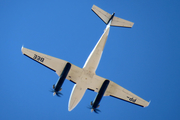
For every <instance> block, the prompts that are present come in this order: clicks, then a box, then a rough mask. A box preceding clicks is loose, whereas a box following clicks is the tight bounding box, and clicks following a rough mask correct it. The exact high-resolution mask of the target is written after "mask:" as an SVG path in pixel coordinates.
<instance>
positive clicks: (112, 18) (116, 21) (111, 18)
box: [91, 5, 134, 28]
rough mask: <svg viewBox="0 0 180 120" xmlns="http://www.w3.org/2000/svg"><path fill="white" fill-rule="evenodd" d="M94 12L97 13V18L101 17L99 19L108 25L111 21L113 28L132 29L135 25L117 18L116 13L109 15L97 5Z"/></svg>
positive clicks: (94, 6) (93, 9) (93, 8)
mask: <svg viewBox="0 0 180 120" xmlns="http://www.w3.org/2000/svg"><path fill="white" fill-rule="evenodd" d="M91 9H92V11H93V12H94V13H96V15H97V16H99V18H101V20H103V21H104V22H105V23H106V24H108V23H109V22H110V21H111V26H118V27H128V28H131V27H132V26H133V25H134V23H133V22H130V21H127V20H124V19H121V18H118V17H115V16H114V15H115V13H113V14H112V15H111V14H109V13H107V12H106V11H104V10H102V9H101V8H99V7H97V6H96V5H93V6H92V8H91Z"/></svg>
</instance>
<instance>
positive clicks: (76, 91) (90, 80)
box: [22, 5, 149, 113]
mask: <svg viewBox="0 0 180 120" xmlns="http://www.w3.org/2000/svg"><path fill="white" fill-rule="evenodd" d="M92 11H93V12H94V13H96V14H97V15H98V16H99V17H100V18H101V19H102V20H103V21H104V22H105V23H106V24H107V26H106V29H105V30H104V33H103V34H102V36H101V38H100V39H99V41H98V42H97V44H96V46H95V47H94V49H93V50H92V52H91V53H90V55H89V57H88V58H87V60H86V62H85V64H84V67H83V68H80V67H77V66H75V65H73V64H71V63H69V62H67V61H65V60H62V59H58V58H55V57H51V56H48V55H45V54H42V53H39V52H36V51H33V50H30V49H27V48H24V47H22V53H23V54H24V55H26V56H27V57H29V58H31V59H33V60H35V61H37V62H39V63H40V64H42V65H44V66H46V67H48V68H50V69H51V70H53V71H55V72H56V73H57V74H58V76H60V78H59V80H58V81H57V83H56V84H55V85H53V91H52V92H53V93H54V95H55V94H56V95H57V96H60V95H61V93H60V91H61V87H62V85H63V82H64V80H65V79H68V80H70V81H72V82H73V83H75V85H74V87H73V89H72V92H71V96H70V99H69V104H68V110H69V111H71V110H72V109H74V108H75V107H76V105H77V104H78V103H79V102H80V100H81V99H82V97H83V95H84V93H85V91H86V90H87V89H90V90H92V91H95V92H97V96H96V97H95V99H94V101H92V102H91V107H90V109H91V110H92V111H94V112H96V113H98V112H99V111H100V110H98V109H97V108H98V107H99V103H100V101H101V99H102V97H103V96H112V97H115V98H118V99H121V100H124V101H127V102H130V103H133V104H136V105H139V106H142V107H146V106H148V105H149V102H147V101H146V100H144V99H142V98H140V97H138V96H137V95H135V94H133V93H132V92H130V91H128V90H126V89H125V88H123V87H121V86H119V85H118V84H116V83H114V82H112V81H110V80H108V79H106V78H103V77H100V76H98V75H96V73H95V72H96V69H97V67H98V64H99V61H100V58H101V55H102V52H103V49H104V46H105V43H106V40H107V37H108V34H109V30H110V26H119V27H128V28H131V27H132V26H133V24H134V23H132V22H130V21H127V20H124V19H121V18H118V17H115V13H113V14H112V15H111V14H109V13H107V12H105V11H104V10H102V9H100V8H99V7H97V6H95V5H93V7H92Z"/></svg>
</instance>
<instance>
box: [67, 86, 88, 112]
mask: <svg viewBox="0 0 180 120" xmlns="http://www.w3.org/2000/svg"><path fill="white" fill-rule="evenodd" d="M85 86H86V85H83V84H82V83H80V84H75V85H74V87H73V90H72V92H71V96H70V99H69V105H68V110H69V111H71V110H72V109H74V108H75V107H76V105H77V104H78V103H79V102H80V100H81V99H82V97H83V95H84V93H85V92H86V89H87V87H85Z"/></svg>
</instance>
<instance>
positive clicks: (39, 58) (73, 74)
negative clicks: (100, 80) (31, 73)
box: [21, 47, 82, 83]
mask: <svg viewBox="0 0 180 120" xmlns="http://www.w3.org/2000/svg"><path fill="white" fill-rule="evenodd" d="M21 51H22V53H23V54H24V55H25V56H27V57H29V58H31V59H32V60H34V61H36V62H38V63H40V64H42V65H44V66H46V67H47V68H49V69H51V70H53V71H55V72H56V73H57V74H58V76H60V75H61V73H62V71H63V69H64V67H65V65H66V63H67V61H65V60H62V59H58V58H55V57H52V56H49V55H46V54H43V53H39V52H36V51H34V50H30V49H27V48H24V47H22V49H21ZM81 73H82V69H81V68H79V67H77V66H75V65H73V64H71V69H70V71H69V73H68V75H67V77H66V79H68V80H71V81H72V82H74V83H76V82H77V80H79V76H80V74H81Z"/></svg>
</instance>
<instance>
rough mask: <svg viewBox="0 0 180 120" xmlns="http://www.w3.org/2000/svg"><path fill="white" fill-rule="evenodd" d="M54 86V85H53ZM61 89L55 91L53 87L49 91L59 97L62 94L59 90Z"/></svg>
mask: <svg viewBox="0 0 180 120" xmlns="http://www.w3.org/2000/svg"><path fill="white" fill-rule="evenodd" d="M53 88H54V87H53ZM60 91H61V89H60V90H59V91H58V92H57V91H55V89H51V90H50V92H52V93H53V95H57V96H58V97H61V96H62V95H63V94H62V93H61V92H60Z"/></svg>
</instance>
